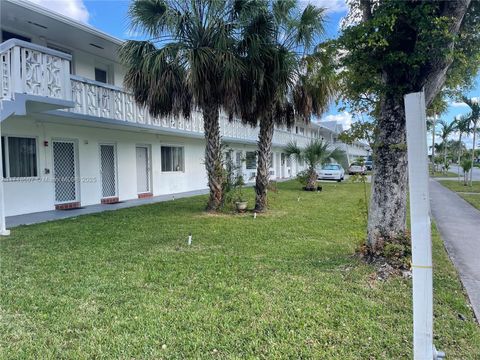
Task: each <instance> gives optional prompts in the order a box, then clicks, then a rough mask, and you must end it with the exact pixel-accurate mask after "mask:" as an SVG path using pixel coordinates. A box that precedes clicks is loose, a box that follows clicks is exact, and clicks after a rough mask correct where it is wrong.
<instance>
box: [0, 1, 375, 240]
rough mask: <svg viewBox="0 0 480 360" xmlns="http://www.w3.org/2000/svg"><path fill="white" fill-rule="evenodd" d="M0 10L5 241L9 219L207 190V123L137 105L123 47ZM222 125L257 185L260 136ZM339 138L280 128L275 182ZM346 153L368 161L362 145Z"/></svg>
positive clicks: (68, 26) (79, 29)
mask: <svg viewBox="0 0 480 360" xmlns="http://www.w3.org/2000/svg"><path fill="white" fill-rule="evenodd" d="M0 10H1V11H0V13H1V44H0V108H1V118H0V120H1V151H2V163H1V166H2V175H3V182H2V183H0V218H1V220H2V224H3V225H2V227H1V230H2V232H5V225H4V224H5V221H4V218H5V216H13V215H19V214H26V213H33V212H41V211H48V210H54V209H57V210H64V209H70V208H74V207H79V206H86V205H91V204H98V203H113V202H117V201H123V200H128V199H134V198H143V197H149V196H155V195H161V194H174V193H179V192H185V191H190V190H198V189H204V188H206V187H207V177H206V172H205V169H204V165H203V158H204V138H203V123H202V117H201V115H200V114H194V115H193V116H192V118H191V119H189V120H187V119H182V118H180V119H174V118H153V117H151V116H150V115H149V114H148V111H146V109H145V108H142V107H139V106H138V105H136V103H135V102H134V100H133V98H132V96H131V95H130V94H129V93H128V92H127V91H125V90H124V89H123V88H122V82H123V75H124V70H123V69H122V66H121V64H120V63H119V60H118V57H117V50H118V48H119V46H120V45H121V44H122V40H120V39H117V38H115V37H112V36H110V35H108V34H105V33H103V32H101V31H99V30H97V29H94V28H92V27H90V26H88V25H86V24H82V23H79V22H77V21H74V20H72V19H69V18H67V17H64V16H62V15H60V14H59V13H54V12H52V11H50V10H46V9H44V8H42V7H40V6H38V5H35V4H32V3H30V2H26V1H21V0H2V1H1V2H0ZM220 121H221V134H222V138H223V141H224V142H225V143H226V144H227V145H228V149H229V151H230V152H231V155H232V156H233V157H234V159H235V161H236V162H237V163H238V165H240V166H241V167H242V168H243V169H242V172H243V174H244V176H245V178H246V180H248V181H253V180H254V178H255V172H256V153H255V151H256V141H257V136H258V129H253V128H251V127H248V126H244V125H243V124H242V123H241V122H239V121H233V122H229V121H228V119H227V117H225V116H222V117H221V120H220ZM336 135H337V132H336V131H334V130H332V129H330V128H328V127H324V126H322V125H320V124H314V123H312V124H309V125H305V124H297V125H296V126H294V127H292V128H291V129H286V128H282V127H277V128H276V129H275V134H274V140H273V157H272V161H271V176H272V178H288V177H292V176H294V175H296V173H297V172H298V171H300V170H301V169H303V166H304V165H303V164H300V163H296V162H295V161H294V160H293V159H291V158H289V157H287V156H286V154H284V153H283V152H282V149H283V147H284V146H285V145H286V144H287V143H288V142H289V141H292V140H293V141H296V142H297V143H298V144H299V145H305V144H307V143H308V142H309V141H311V139H312V138H324V139H326V140H329V141H331V142H335V140H336ZM343 146H345V145H343ZM346 150H347V151H348V152H349V154H350V156H351V157H356V156H365V155H366V154H367V153H366V149H365V146H363V145H361V144H359V145H355V146H349V147H346ZM2 208H3V209H4V210H3V211H1V209H2Z"/></svg>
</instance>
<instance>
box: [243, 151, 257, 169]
mask: <svg viewBox="0 0 480 360" xmlns="http://www.w3.org/2000/svg"><path fill="white" fill-rule="evenodd" d="M245 163H246V165H247V169H248V170H253V169H256V168H257V154H256V153H255V152H254V151H247V154H246V156H245Z"/></svg>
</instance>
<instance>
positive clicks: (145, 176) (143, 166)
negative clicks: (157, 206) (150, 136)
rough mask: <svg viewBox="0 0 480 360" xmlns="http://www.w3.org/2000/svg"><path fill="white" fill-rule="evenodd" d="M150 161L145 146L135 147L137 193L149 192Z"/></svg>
mask: <svg viewBox="0 0 480 360" xmlns="http://www.w3.org/2000/svg"><path fill="white" fill-rule="evenodd" d="M149 170H150V159H149V151H148V147H146V146H137V193H139V194H142V193H147V192H150V191H151V190H150V176H149V173H150V171H149Z"/></svg>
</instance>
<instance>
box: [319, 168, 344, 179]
mask: <svg viewBox="0 0 480 360" xmlns="http://www.w3.org/2000/svg"><path fill="white" fill-rule="evenodd" d="M317 174H318V179H319V180H337V181H338V182H340V181H342V180H343V179H344V178H345V170H343V168H342V167H341V166H340V165H338V164H328V165H324V166H322V168H321V169H320V170H318V171H317Z"/></svg>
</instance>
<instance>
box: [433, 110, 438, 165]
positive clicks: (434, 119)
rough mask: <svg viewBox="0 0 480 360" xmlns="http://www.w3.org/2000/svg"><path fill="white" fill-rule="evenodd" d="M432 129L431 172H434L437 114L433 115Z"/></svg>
mask: <svg viewBox="0 0 480 360" xmlns="http://www.w3.org/2000/svg"><path fill="white" fill-rule="evenodd" d="M432 126H433V130H432V174H435V131H436V127H437V115H433V125H432Z"/></svg>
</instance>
